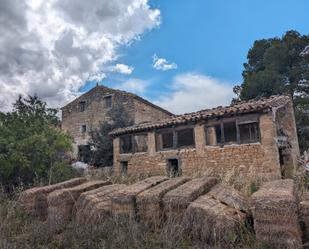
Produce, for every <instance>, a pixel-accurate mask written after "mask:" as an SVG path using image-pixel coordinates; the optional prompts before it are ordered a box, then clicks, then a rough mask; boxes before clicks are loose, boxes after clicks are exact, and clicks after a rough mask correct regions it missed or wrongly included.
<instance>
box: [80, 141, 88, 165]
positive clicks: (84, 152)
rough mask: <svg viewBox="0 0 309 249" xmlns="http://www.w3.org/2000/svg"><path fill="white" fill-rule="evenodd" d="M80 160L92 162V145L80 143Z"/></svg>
mask: <svg viewBox="0 0 309 249" xmlns="http://www.w3.org/2000/svg"><path fill="white" fill-rule="evenodd" d="M78 161H81V162H84V163H90V161H91V149H90V145H79V146H78Z"/></svg>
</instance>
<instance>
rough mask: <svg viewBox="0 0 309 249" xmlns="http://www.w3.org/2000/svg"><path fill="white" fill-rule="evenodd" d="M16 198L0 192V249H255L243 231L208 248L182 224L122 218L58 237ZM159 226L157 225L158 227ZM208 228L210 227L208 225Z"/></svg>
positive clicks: (73, 226)
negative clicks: (226, 245)
mask: <svg viewBox="0 0 309 249" xmlns="http://www.w3.org/2000/svg"><path fill="white" fill-rule="evenodd" d="M16 200H17V195H16V196H11V197H7V196H5V195H3V194H1V192H0V220H1V223H0V248H5V249H13V248H14V249H15V248H16V249H19V248H29V249H30V248H31V249H32V248H42V249H43V248H44V249H47V248H48V249H49V248H59V249H60V248H66V249H69V248H74V249H75V248H86V249H87V248H89V249H96V248H98V249H99V248H100V249H105V248H106V249H141V248H143V249H206V248H213V249H223V248H247V249H258V248H268V247H258V246H257V245H256V243H255V241H254V236H253V234H252V232H251V231H250V230H248V229H243V231H242V232H241V233H239V234H237V235H236V234H229V236H228V238H227V241H228V242H229V243H228V244H229V245H228V247H222V244H214V245H213V246H212V247H209V246H208V245H207V244H206V243H205V242H203V241H201V240H198V239H197V240H195V239H194V240H193V239H192V238H191V236H190V235H189V233H187V231H186V227H187V226H186V224H184V223H179V222H178V221H179V220H180V218H179V217H176V220H173V219H164V218H162V219H163V220H162V221H161V222H162V223H163V226H161V227H160V228H158V227H157V228H155V229H153V227H149V226H147V225H146V223H143V222H137V221H136V220H134V219H127V218H125V217H121V218H119V217H118V218H113V217H112V216H109V217H106V218H105V219H104V220H102V221H101V222H100V225H93V224H85V223H79V222H75V221H74V220H73V221H71V222H70V223H69V224H68V225H67V226H66V228H65V230H63V231H62V232H61V233H54V232H52V231H51V230H50V228H49V227H48V225H47V224H46V223H44V222H41V221H40V220H38V219H37V218H35V217H33V216H31V215H27V214H26V213H24V211H23V209H22V208H21V207H20V206H19V204H18V202H17V201H16ZM161 222H160V223H161ZM209 226H210V228H211V225H209Z"/></svg>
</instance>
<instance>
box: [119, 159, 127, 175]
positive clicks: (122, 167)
mask: <svg viewBox="0 0 309 249" xmlns="http://www.w3.org/2000/svg"><path fill="white" fill-rule="evenodd" d="M120 171H121V175H123V176H126V175H127V174H128V161H121V162H120Z"/></svg>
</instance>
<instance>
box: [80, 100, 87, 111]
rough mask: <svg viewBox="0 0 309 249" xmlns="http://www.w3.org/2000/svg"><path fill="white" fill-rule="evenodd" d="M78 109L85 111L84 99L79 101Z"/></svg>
mask: <svg viewBox="0 0 309 249" xmlns="http://www.w3.org/2000/svg"><path fill="white" fill-rule="evenodd" d="M79 110H80V111H81V112H83V111H85V110H86V101H80V102H79Z"/></svg>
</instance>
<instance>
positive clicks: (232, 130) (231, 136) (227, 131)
mask: <svg viewBox="0 0 309 249" xmlns="http://www.w3.org/2000/svg"><path fill="white" fill-rule="evenodd" d="M223 130H224V142H225V143H230V142H237V131H236V123H235V122H228V123H223Z"/></svg>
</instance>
